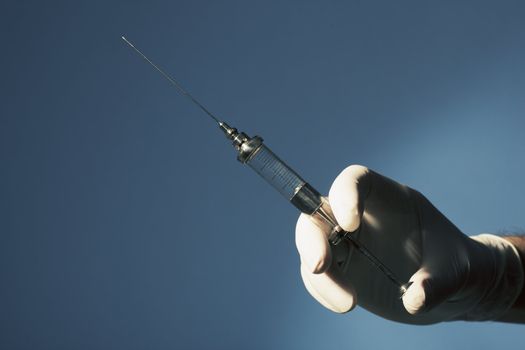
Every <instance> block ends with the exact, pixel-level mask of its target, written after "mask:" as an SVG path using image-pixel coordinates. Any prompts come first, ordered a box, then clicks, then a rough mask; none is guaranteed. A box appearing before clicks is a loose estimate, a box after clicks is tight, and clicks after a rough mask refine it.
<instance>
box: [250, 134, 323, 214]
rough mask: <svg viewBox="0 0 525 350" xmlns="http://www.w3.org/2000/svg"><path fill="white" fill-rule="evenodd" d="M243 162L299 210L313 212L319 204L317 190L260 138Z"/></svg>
mask: <svg viewBox="0 0 525 350" xmlns="http://www.w3.org/2000/svg"><path fill="white" fill-rule="evenodd" d="M254 139H255V138H254ZM245 163H246V164H247V165H248V166H249V167H250V168H252V169H253V170H254V171H255V172H256V173H257V174H259V175H260V176H261V177H262V178H263V179H265V180H266V182H268V183H269V184H270V185H272V187H273V188H275V189H276V190H277V191H278V192H279V193H280V194H281V195H283V196H284V197H285V198H286V199H287V200H289V201H290V202H291V203H292V204H293V205H294V206H295V207H297V208H298V209H299V210H300V211H301V212H303V213H305V214H313V213H314V212H315V211H316V210H317V209H318V208H319V207H320V206H321V203H322V197H321V195H320V194H319V192H317V191H316V190H315V189H314V188H313V187H312V186H310V185H309V184H308V183H306V181H304V180H303V179H302V178H301V177H300V176H299V175H298V174H297V173H296V172H295V171H294V170H293V169H292V168H290V167H289V166H288V165H287V164H286V163H284V162H283V161H282V160H281V159H280V158H279V157H277V155H276V154H275V153H273V152H272V151H271V150H270V149H269V148H268V147H266V146H265V145H264V144H263V143H262V140H261V143H260V145H259V146H258V147H257V148H256V149H254V150H253V152H252V153H251V154H250V155H249V157H247V158H246V161H245Z"/></svg>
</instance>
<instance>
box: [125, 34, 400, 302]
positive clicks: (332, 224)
mask: <svg viewBox="0 0 525 350" xmlns="http://www.w3.org/2000/svg"><path fill="white" fill-rule="evenodd" d="M122 40H124V41H125V42H126V43H127V44H128V45H129V46H130V47H131V48H132V49H133V50H134V51H135V52H136V53H137V54H139V55H140V56H141V57H142V58H143V59H144V60H146V61H147V62H148V63H149V64H150V65H151V66H153V67H154V68H155V69H156V70H157V71H158V72H159V73H161V74H162V75H163V76H164V77H165V78H166V79H167V80H168V81H169V82H170V83H171V84H172V85H173V86H175V87H176V88H177V89H178V90H179V92H180V93H181V94H182V95H184V96H186V97H187V98H188V99H190V100H191V101H192V102H193V103H194V104H196V105H197V106H198V107H199V108H200V109H201V110H202V111H204V113H206V114H207V115H208V116H209V117H210V118H212V119H213V120H214V121H215V122H216V123H217V124H218V125H219V127H220V129H221V130H222V131H223V132H224V134H225V135H226V137H227V138H228V139H230V140H231V141H232V143H233V146H234V147H235V149H236V150H237V159H238V160H239V161H240V162H241V163H243V164H246V165H248V166H249V167H250V168H252V169H253V170H254V171H255V172H256V173H257V174H259V175H260V176H261V177H262V178H263V179H264V180H266V182H268V183H269V184H270V185H271V186H272V187H273V188H275V189H276V190H277V191H278V192H279V193H280V194H281V195H282V196H284V198H286V199H287V200H288V201H290V202H291V203H292V204H293V205H294V206H295V207H296V208H297V209H299V210H300V211H301V212H302V213H304V214H307V215H309V216H310V218H311V219H312V220H313V221H314V222H315V223H317V224H320V223H324V225H323V226H326V225H328V227H329V229H330V234H329V235H328V240H329V242H330V243H331V244H332V245H334V246H336V245H338V244H339V243H341V241H343V240H346V241H348V242H350V243H351V244H352V245H353V246H354V247H355V249H357V250H358V251H359V252H360V253H361V254H363V255H364V256H365V257H366V258H367V259H368V261H370V263H371V264H372V265H374V266H375V267H376V268H377V269H379V270H380V271H381V272H382V273H383V274H384V276H385V277H386V278H388V279H389V280H390V281H392V282H393V283H394V284H395V285H396V286H397V287H399V289H400V292H401V294H403V293H404V292H405V291H406V289H407V288H408V285H406V284H404V283H402V282H401V281H400V280H399V279H398V278H397V277H396V276H395V274H394V273H393V272H392V271H391V270H390V269H389V268H388V267H387V266H386V265H385V264H383V263H382V262H381V261H380V260H379V259H378V258H377V257H376V256H375V255H374V254H372V252H370V251H369V250H368V249H367V248H366V247H365V246H363V245H362V244H361V243H360V242H359V241H358V240H357V239H356V238H355V237H354V235H352V233H351V232H347V231H344V230H343V229H342V228H341V227H340V226H339V225H338V224H337V220H336V219H335V217H334V215H333V213H332V209H331V208H330V203H329V202H328V201H327V200H326V199H325V198H323V197H322V196H321V195H320V194H319V192H318V191H316V190H315V189H314V188H313V187H312V186H311V185H310V184H308V183H307V182H306V181H304V180H303V179H302V178H301V177H300V176H299V175H298V174H297V173H296V172H295V171H294V170H293V169H292V168H290V167H289V166H288V165H286V163H284V162H283V161H282V160H281V159H279V157H277V156H276V155H275V154H274V153H273V152H272V151H271V150H270V149H269V148H268V147H266V145H265V144H264V143H263V139H262V138H261V137H259V136H254V137H249V136H248V135H246V134H245V133H243V132H239V131H237V129H236V128H233V127H230V126H229V125H228V124H226V123H225V122H223V121H220V120H219V119H218V118H217V117H215V116H214V115H213V114H212V113H211V112H210V111H208V110H207V109H206V108H205V107H204V106H203V105H202V104H201V103H200V102H199V101H197V100H196V99H195V98H194V97H193V96H192V95H191V94H190V93H188V92H187V91H186V90H185V89H184V88H183V87H182V85H180V84H179V83H178V82H177V81H176V80H175V79H174V78H172V77H171V76H170V75H169V74H167V73H166V72H165V71H163V70H162V69H161V68H159V67H158V66H157V65H156V64H155V63H153V62H152V61H151V60H150V59H149V58H148V57H146V55H144V54H143V53H142V52H141V51H140V50H139V49H138V48H136V47H135V46H134V45H133V44H132V43H131V42H129V41H128V40H127V39H126V38H125V37H122Z"/></svg>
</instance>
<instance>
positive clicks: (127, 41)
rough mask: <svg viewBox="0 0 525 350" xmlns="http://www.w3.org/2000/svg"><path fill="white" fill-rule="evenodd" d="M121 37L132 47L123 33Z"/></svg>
mask: <svg viewBox="0 0 525 350" xmlns="http://www.w3.org/2000/svg"><path fill="white" fill-rule="evenodd" d="M121 38H122V40H124V41H125V42H126V43H127V44H128V45H129V46H131V47H134V46H133V44H132V43H130V42H129V41H128V39H126V37H125V36H124V35H122V36H121Z"/></svg>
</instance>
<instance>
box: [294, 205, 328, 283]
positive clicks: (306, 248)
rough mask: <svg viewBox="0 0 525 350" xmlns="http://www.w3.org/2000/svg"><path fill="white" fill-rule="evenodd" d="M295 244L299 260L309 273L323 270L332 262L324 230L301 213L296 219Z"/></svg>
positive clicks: (317, 272)
mask: <svg viewBox="0 0 525 350" xmlns="http://www.w3.org/2000/svg"><path fill="white" fill-rule="evenodd" d="M295 245H296V247H297V250H298V251H299V255H300V256H301V261H302V262H303V263H304V264H305V266H306V267H307V268H308V270H309V271H310V272H311V273H314V274H319V273H323V272H325V271H326V270H327V269H328V268H329V267H330V265H331V264H332V252H331V249H330V246H329V244H328V240H327V239H326V234H325V233H324V231H323V230H322V229H321V228H319V227H318V226H317V225H315V224H314V223H313V222H312V221H311V220H309V218H308V216H307V215H304V214H301V215H300V216H299V219H298V220H297V226H296V232H295Z"/></svg>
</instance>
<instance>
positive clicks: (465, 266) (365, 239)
mask: <svg viewBox="0 0 525 350" xmlns="http://www.w3.org/2000/svg"><path fill="white" fill-rule="evenodd" d="M328 200H329V202H330V205H331V207H332V210H333V213H334V215H335V218H336V219H337V221H338V223H339V225H340V226H341V227H342V228H343V229H344V230H345V231H348V232H352V234H353V235H355V237H356V238H357V239H358V240H359V241H360V242H361V243H362V244H363V245H364V246H366V247H367V248H368V249H369V250H370V251H371V252H372V253H373V254H374V255H375V256H377V257H378V258H379V259H380V260H381V261H382V262H383V263H385V264H386V265H387V266H388V267H389V268H390V269H391V270H392V271H393V272H394V273H395V274H396V275H397V276H398V278H400V279H401V280H402V281H406V282H408V281H410V282H411V284H410V286H409V288H408V289H407V290H406V292H405V293H404V295H401V292H400V290H399V288H398V287H397V286H395V285H394V284H393V283H392V282H391V281H390V280H388V279H387V278H386V277H385V276H384V275H383V274H382V273H381V272H380V271H379V270H378V269H377V268H375V267H374V266H373V265H372V264H370V262H369V261H368V260H367V259H366V258H365V257H364V256H363V255H362V254H361V253H360V252H359V251H357V250H355V249H354V248H353V246H352V245H351V244H349V243H348V242H347V241H343V242H342V243H340V244H339V245H337V246H331V245H330V244H328V242H327V238H326V237H327V234H328V233H329V232H328V228H327V227H322V224H321V225H319V224H318V223H317V224H316V223H314V222H313V221H312V220H310V218H309V216H307V215H305V214H301V216H300V217H299V220H298V222H297V227H296V244H297V248H298V250H299V254H300V256H301V276H302V278H303V281H304V284H305V286H306V288H307V290H308V292H309V293H310V294H311V295H312V296H313V297H314V298H315V299H316V300H317V301H318V302H319V303H321V304H322V305H323V306H325V307H326V308H328V309H330V310H332V311H334V312H338V313H344V312H347V311H350V310H351V309H352V308H354V307H355V305H356V304H358V305H360V306H362V307H363V308H365V309H367V310H368V311H371V312H373V313H375V314H377V315H379V316H381V317H384V318H387V319H390V320H394V321H398V322H403V323H410V324H430V323H436V322H440V321H448V320H488V319H497V318H498V317H500V316H501V315H503V314H504V313H505V312H506V311H507V310H508V308H510V306H511V305H512V304H513V303H514V301H515V300H516V298H517V297H518V294H519V293H520V291H521V288H522V285H523V269H522V267H521V261H520V257H519V255H518V252H517V250H516V248H515V247H514V246H513V245H512V244H510V243H509V242H507V241H506V240H504V239H502V238H500V237H497V236H494V235H489V234H483V235H479V236H475V237H468V236H466V235H464V234H463V233H462V232H461V231H460V230H459V229H458V228H457V227H456V226H454V225H453V224H452V223H451V222H450V221H449V220H448V219H447V218H446V217H445V216H444V215H443V214H441V213H440V212H439V211H438V210H437V209H436V208H435V207H434V206H433V205H432V204H431V203H430V202H429V201H428V200H427V199H426V198H425V197H424V196H423V195H422V194H420V193H419V192H417V191H415V190H413V189H411V188H409V187H406V186H404V185H401V184H399V183H397V182H394V181H392V180H390V179H388V178H386V177H384V176H382V175H379V174H377V173H375V172H373V171H371V170H369V169H367V168H365V167H362V166H356V165H353V166H350V167H348V168H347V169H345V170H344V171H343V172H342V173H341V174H340V175H339V176H338V177H337V178H336V180H335V181H334V183H333V185H332V187H331V189H330V193H329V197H328ZM318 225H319V226H318Z"/></svg>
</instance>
